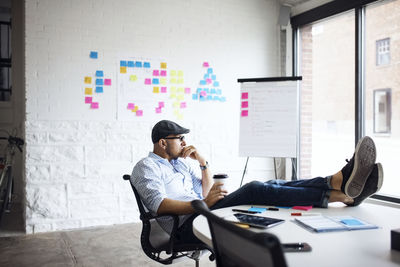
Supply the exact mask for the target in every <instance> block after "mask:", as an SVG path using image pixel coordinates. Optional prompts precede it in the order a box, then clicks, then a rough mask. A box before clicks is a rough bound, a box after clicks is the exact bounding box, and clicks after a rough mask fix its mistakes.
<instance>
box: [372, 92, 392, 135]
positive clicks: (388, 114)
mask: <svg viewBox="0 0 400 267" xmlns="http://www.w3.org/2000/svg"><path fill="white" fill-rule="evenodd" d="M373 92H374V95H373V99H372V101H374V103H373V109H374V110H373V121H374V129H373V132H374V134H379V135H390V134H391V132H392V131H391V130H392V124H391V117H392V89H390V88H384V89H374V90H373ZM382 92H385V93H386V97H388V96H389V98H388V100H389V101H387V105H388V108H387V113H386V117H387V119H388V121H389V126H388V130H387V131H384V132H378V131H376V119H375V115H376V114H375V111H376V95H377V94H378V93H382Z"/></svg>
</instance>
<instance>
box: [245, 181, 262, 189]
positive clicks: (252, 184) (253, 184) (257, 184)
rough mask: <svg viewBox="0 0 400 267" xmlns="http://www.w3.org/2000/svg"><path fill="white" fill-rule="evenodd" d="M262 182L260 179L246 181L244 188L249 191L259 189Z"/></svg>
mask: <svg viewBox="0 0 400 267" xmlns="http://www.w3.org/2000/svg"><path fill="white" fill-rule="evenodd" d="M263 184H264V183H263V182H260V181H252V182H250V183H247V184H246V185H245V187H246V189H247V190H249V191H253V190H257V189H259V188H260V187H261V186H262V185H263Z"/></svg>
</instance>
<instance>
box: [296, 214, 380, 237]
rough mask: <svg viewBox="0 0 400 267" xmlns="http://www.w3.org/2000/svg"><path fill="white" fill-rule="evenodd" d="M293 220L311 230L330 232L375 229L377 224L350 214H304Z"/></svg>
mask: <svg viewBox="0 0 400 267" xmlns="http://www.w3.org/2000/svg"><path fill="white" fill-rule="evenodd" d="M294 221H295V222H296V223H297V224H299V225H301V226H303V227H305V228H307V229H308V230H310V231H313V232H318V233H319V232H331V231H348V230H363V229H376V228H378V226H376V225H374V224H370V223H367V222H365V221H362V220H360V219H357V218H355V217H352V216H323V215H319V216H305V217H299V218H295V219H294Z"/></svg>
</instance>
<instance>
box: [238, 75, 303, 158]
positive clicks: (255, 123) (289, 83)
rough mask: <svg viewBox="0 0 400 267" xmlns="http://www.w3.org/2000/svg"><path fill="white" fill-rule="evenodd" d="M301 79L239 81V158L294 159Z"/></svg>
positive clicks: (283, 78)
mask: <svg viewBox="0 0 400 267" xmlns="http://www.w3.org/2000/svg"><path fill="white" fill-rule="evenodd" d="M300 80H301V77H287V79H285V77H279V78H258V79H239V80H238V81H239V82H241V89H240V102H241V103H240V105H241V106H240V133H239V156H246V157H284V158H296V157H297V154H298V153H297V152H298V151H297V150H298V148H297V141H298V128H299V90H300Z"/></svg>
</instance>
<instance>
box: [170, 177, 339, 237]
mask: <svg viewBox="0 0 400 267" xmlns="http://www.w3.org/2000/svg"><path fill="white" fill-rule="evenodd" d="M330 180H331V176H328V177H325V178H322V177H317V178H313V179H306V180H296V181H285V180H270V181H268V182H258V181H253V182H250V183H248V184H245V185H244V186H242V187H241V188H239V189H237V190H236V191H234V192H232V193H230V194H229V195H227V196H225V198H223V199H221V200H219V201H218V202H217V203H215V204H214V205H213V206H212V207H211V208H210V209H211V210H214V209H220V208H226V207H232V206H237V205H252V204H253V205H268V206H283V207H291V206H314V207H321V208H326V207H327V206H328V200H329V196H330V191H331V190H332V186H331V184H330ZM196 217H197V214H194V215H193V216H191V217H189V218H188V219H187V220H186V221H185V222H184V223H183V224H182V225H181V226H180V227H179V228H178V233H177V238H178V240H179V242H182V243H197V242H200V241H199V240H198V239H197V238H196V237H195V236H194V234H193V231H192V223H193V220H194V219H195V218H196Z"/></svg>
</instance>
